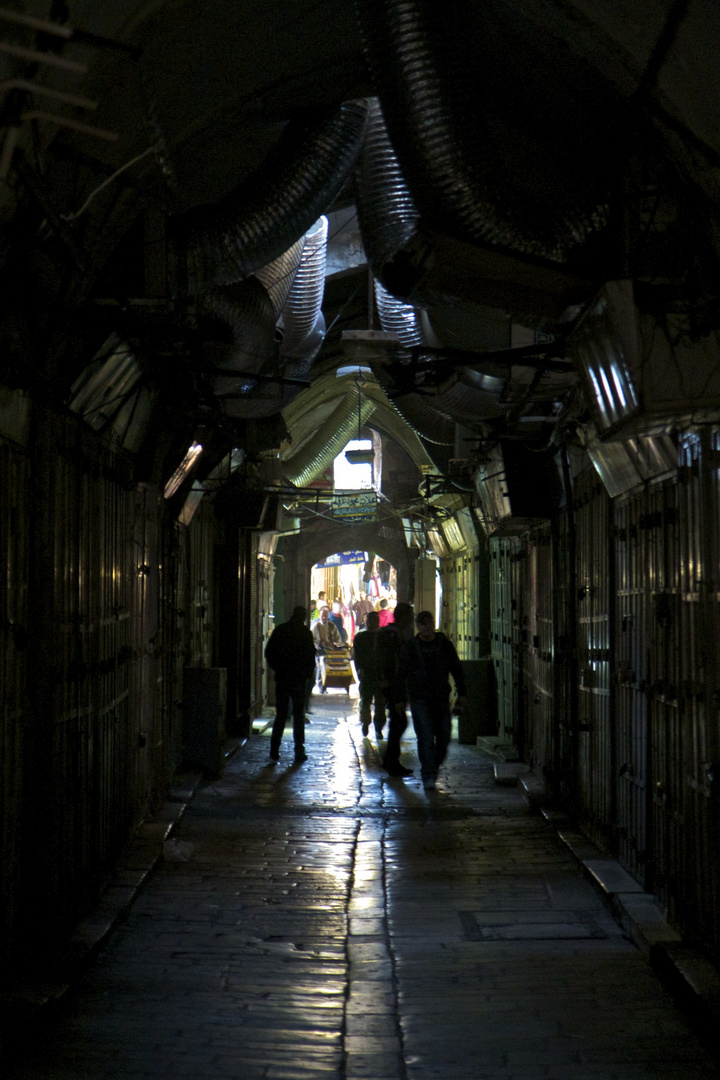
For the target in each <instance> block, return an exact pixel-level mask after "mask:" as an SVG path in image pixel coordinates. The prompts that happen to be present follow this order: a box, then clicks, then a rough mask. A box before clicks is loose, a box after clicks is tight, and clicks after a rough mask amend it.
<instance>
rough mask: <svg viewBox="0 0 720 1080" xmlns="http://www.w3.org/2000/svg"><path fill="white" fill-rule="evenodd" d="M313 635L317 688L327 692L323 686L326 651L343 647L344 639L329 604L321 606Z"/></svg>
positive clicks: (313, 628) (323, 692)
mask: <svg viewBox="0 0 720 1080" xmlns="http://www.w3.org/2000/svg"><path fill="white" fill-rule="evenodd" d="M311 636H312V639H313V645H314V648H315V657H316V668H315V682H316V683H317V688H318V690H319V691H320V693H321V694H326V693H327V690H326V689H325V687H324V686H323V676H324V673H325V665H324V661H323V657H324V656H325V653H328V652H331V651H332V650H333V649H341V648H342V641H341V639H340V634H339V632H338V628H337V626H335V625H334V624H333V623H331V622H330V608H329V607H328V606H327V604H325V606H324V607H321V608H320V614H319V616H318V618H317V621H316V622H314V623H313V627H312V631H311Z"/></svg>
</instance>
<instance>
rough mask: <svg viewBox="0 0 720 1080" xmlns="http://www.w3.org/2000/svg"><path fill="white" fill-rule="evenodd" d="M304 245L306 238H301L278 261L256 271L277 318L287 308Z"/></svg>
mask: <svg viewBox="0 0 720 1080" xmlns="http://www.w3.org/2000/svg"><path fill="white" fill-rule="evenodd" d="M304 244H305V237H304V236H301V237H300V239H299V240H296V241H295V243H294V244H293V245H292V246H291V247H289V248H288V249H287V251H284V252H283V253H282V255H278V257H277V259H273V261H272V262H270V263H268V264H267V265H266V266H261V267H260V269H259V270H256V271H255V277H256V278H257V279H258V281H260V282H261V283H262V284H263V285H264V286H265V289H266V290H267V294H268V296H269V297H270V302H271V303H272V306H273V311H274V312H275V317H276V318H277V317H278V316H279V315H280V312H281V311H282V309H283V307H284V306H285V301H286V300H287V298H288V294H289V292H290V290H291V288H292V286H293V282H294V281H295V275H296V274H297V268H298V266H299V264H300V258H301V256H302V253H303V247H304Z"/></svg>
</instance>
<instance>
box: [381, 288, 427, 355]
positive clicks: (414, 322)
mask: <svg viewBox="0 0 720 1080" xmlns="http://www.w3.org/2000/svg"><path fill="white" fill-rule="evenodd" d="M375 303H376V304H377V309H378V315H379V316H380V325H381V326H382V328H383V330H384V331H385V333H386V334H394V335H395V337H396V338H397V339H398V341H399V342H400V344H401V345H404V346H405V348H406V349H412V348H413V347H414V346H417V345H426V344H427V342H426V340H425V329H424V327H423V325H422V320H421V316H420V312H419V311H418V309H417V308H416V307H414V306H413V305H412V304H406V303H405V302H404V301H403V300H398V299H397V297H395V296H392V295H391V294H390V293H389V292H388V291H387V289H386V288H385V287H384V286H383V285H382V284H381V283H380V282H379V281H378V280H377V278H376V279H375Z"/></svg>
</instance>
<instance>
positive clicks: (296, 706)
mask: <svg viewBox="0 0 720 1080" xmlns="http://www.w3.org/2000/svg"><path fill="white" fill-rule="evenodd" d="M291 703H292V714H293V739H294V741H295V753H296V754H302V753H304V751H305V679H302V680H301V681H293V682H289V681H287V680H285V679H278V678H276V679H275V720H274V722H273V726H272V735H271V736H270V753H271V754H273V755H274V756H276V755H277V754H279V753H280V743H281V742H282V737H283V732H284V731H285V724H286V723H287V718H288V712H289V711H290V704H291Z"/></svg>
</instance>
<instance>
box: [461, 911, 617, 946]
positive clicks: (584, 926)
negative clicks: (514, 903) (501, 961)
mask: <svg viewBox="0 0 720 1080" xmlns="http://www.w3.org/2000/svg"><path fill="white" fill-rule="evenodd" d="M458 917H459V919H460V923H461V925H462V928H463V936H464V938H465V940H466V941H592V940H599V939H602V938H606V937H607V934H606V933H605V931H604V930H601V929H600V927H599V926H598V924H597V923H596V922H595V920H594V919H593V917H592V916H591V915H590V914H589V913H588V912H587V911H537V910H525V911H522V910H521V911H513V912H507V911H458Z"/></svg>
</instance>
